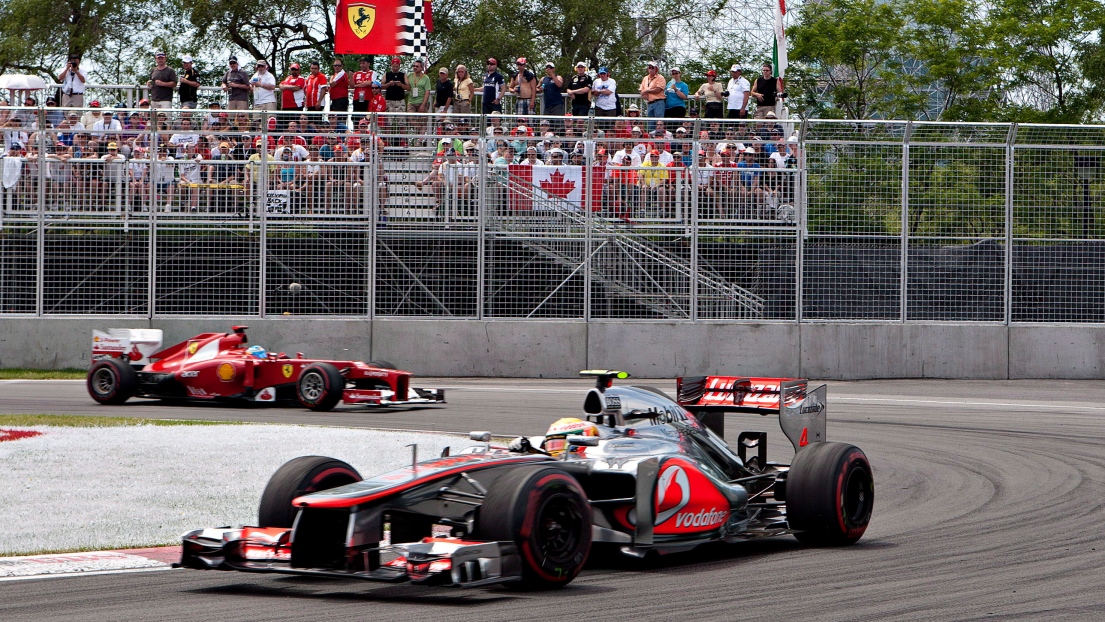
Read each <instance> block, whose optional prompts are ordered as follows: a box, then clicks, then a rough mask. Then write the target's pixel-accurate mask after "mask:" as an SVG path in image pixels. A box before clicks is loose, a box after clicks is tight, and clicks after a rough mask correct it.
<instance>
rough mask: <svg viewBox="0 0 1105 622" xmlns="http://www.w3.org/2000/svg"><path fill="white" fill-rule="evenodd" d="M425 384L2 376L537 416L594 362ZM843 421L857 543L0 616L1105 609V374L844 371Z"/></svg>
mask: <svg viewBox="0 0 1105 622" xmlns="http://www.w3.org/2000/svg"><path fill="white" fill-rule="evenodd" d="M424 384H425V386H440V387H446V388H448V389H449V390H448V391H447V398H448V400H449V404H448V406H447V407H445V408H441V409H420V410H414V409H410V410H398V409H397V410H391V411H382V412H381V411H372V412H366V411H363V410H341V411H336V412H334V413H329V414H322V415H319V414H315V413H310V412H307V411H302V410H298V409H239V408H220V407H214V408H212V407H197V406H173V407H166V406H161V405H155V404H149V403H147V404H138V403H136V404H133V405H127V406H124V407H121V408H111V409H108V408H105V407H99V406H96V405H94V404H93V403H92V402H91V401H90V400H89V398H88V397H87V394H86V393H85V392H84V386H83V384H82V383H79V382H60V381H59V382H0V413H5V414H7V413H20V412H23V413H26V412H36V413H37V412H52V413H69V414H95V415H101V414H112V415H127V416H141V417H169V418H192V419H194V418H203V419H230V420H239V421H269V422H279V423H316V424H324V425H341V426H358V427H362V426H363V427H380V428H395V429H424V430H444V431H454V432H467V431H469V430H474V429H490V430H492V431H494V432H496V433H502V434H504V435H509V434H514V433H524V434H540V433H542V432H543V431H544V430H545V428H546V427H547V426H548V424H549V423H550V422H551V421H553V420H555V419H557V418H559V417H561V416H566V415H572V414H575V413H577V412H578V411H579V406H580V404H581V403H582V397H583V391H584V390H585V388H586V386H587V381H585V380H516V379H510V380H504V379H476V380H461V379H432V380H426V381H425V382H424ZM649 384H656V385H657V386H660V387H661V388H671V386H672V385H671V382H670V381H668V382H655V383H652V382H650V383H649ZM741 429H755V430H764V431H767V432H768V433H769V438H771V443H770V448H771V450H770V451H771V452H772V453H770V454H769V457H770V458H771V459H776V460H780V461H786V460H789V457H790V456H789V455H788V454H789V453H790V452H789V451H788V447H789V446H788V445H786V444H785V440H784V439H783V437H782V434H781V432H779V429H778V424H777V422H776V421H774V420H773V419H772V418H758V417H756V416H749V415H739V416H737V415H730V416H729V417H728V419H727V434H726V436H727V438H729V439H730V441H732V440H734V439H735V438H736V435H737V433H738V432H739V431H740V430H741ZM828 435H829V438H830V440H837V441H847V442H851V443H854V444H856V445H858V446H859V447H861V448H862V449H864V451H865V452H866V453H867V455H868V457H869V458H870V461H871V464H872V465H873V467H874V470H875V480H876V500H875V514H874V518H873V520H872V523H871V526H870V528H869V529H868V531H867V534H866V535H865V536H864V538H863V539H862V540H861V541H860V542H859V543H858V544H857V545H855V546H852V547H847V548H842V549H811V548H805V547H803V546H800V545H799V544H798V543H797V542H796V541H795V540H793V539H791V538H789V537H784V538H776V539H771V540H762V541H758V542H749V543H741V544H737V545H731V546H717V547H710V548H707V549H700V550H698V551H695V552H692V553H687V554H682V555H677V556H670V557H665V558H662V559H661V560H659V561H658V562H656V563H653V564H643V563H641V562H635V561H615V562H610V561H596V562H594V563H591V564H590V566H589V567H588V568H587V569H586V570H585V571H584V572H583V574H582V575H580V577H579V578H577V579H576V580H575V581H574V582H573V583H572V584H571V585H570V586H568V588H566V589H565V590H561V591H558V592H554V593H537V594H533V593H516V592H512V591H509V590H506V589H503V588H494V589H476V590H470V591H456V590H448V589H444V588H419V587H413V586H402V585H400V586H386V585H384V586H381V585H380V584H368V583H360V582H356V581H349V580H329V579H302V578H288V577H272V576H259V575H248V574H241V573H220V572H199V571H188V570H167V571H159V572H142V573H132V574H116V575H100V576H83V577H72V578H54V579H42V580H32V581H17V582H9V583H0V620H4V621H9V622H14V621H22V620H34V621H36V622H38V621H43V620H65V621H67V622H68V621H73V620H94V621H116V620H219V621H224V620H225V621H234V620H243V621H244V620H250V621H253V620H296V621H301V620H342V619H356V620H397V619H403V620H420V621H421V620H489V621H490V620H511V621H514V620H519V619H542V620H544V619H558V620H559V619H582V620H634V621H640V620H680V621H684V620H686V621H690V620H753V619H755V620H975V619H1001V620H1010V619H1020V620H1034V621H1035V620H1105V572H1103V571H1102V568H1103V566H1105V529H1103V526H1105V507H1103V506H1105V383H1101V382H1091V381H1021V382H974V381H935V380H934V381H914V380H904V381H902V380H898V381H868V382H831V383H829V426H828ZM257 486H258V490H260V489H261V488H262V487H263V486H264V482H258V483H257ZM0 528H2V527H0ZM76 528H79V526H76Z"/></svg>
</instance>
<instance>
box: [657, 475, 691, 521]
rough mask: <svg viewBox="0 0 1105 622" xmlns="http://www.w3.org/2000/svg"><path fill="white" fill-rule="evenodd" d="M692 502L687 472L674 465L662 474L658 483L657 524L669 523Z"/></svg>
mask: <svg viewBox="0 0 1105 622" xmlns="http://www.w3.org/2000/svg"><path fill="white" fill-rule="evenodd" d="M690 500H691V483H690V482H689V481H688V480H687V472H686V471H684V470H683V467H681V466H679V465H677V464H676V465H672V466H669V467H668V468H666V469H664V471H663V473H660V478H659V480H657V482H656V524H657V525H659V524H660V523H664V522H667V520H668V519H669V518H671V517H672V516H674V515H675V514H676V513H677V512H678V511H679V510H682V509H683V508H684V507H686V505H687V503H689V502H690Z"/></svg>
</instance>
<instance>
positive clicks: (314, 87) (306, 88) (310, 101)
mask: <svg viewBox="0 0 1105 622" xmlns="http://www.w3.org/2000/svg"><path fill="white" fill-rule="evenodd" d="M329 89H330V81H329V80H328V79H327V78H326V74H324V73H322V65H320V64H319V62H318V61H314V62H312V63H311V72H310V75H308V76H307V78H306V84H304V85H303V96H304V97H303V103H304V105H305V106H306V109H307V110H310V111H311V112H322V108H323V106H322V104H323V102H324V101H325V100H326V91H328V90H329ZM315 116H316V115H312V117H315Z"/></svg>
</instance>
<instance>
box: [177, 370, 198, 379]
mask: <svg viewBox="0 0 1105 622" xmlns="http://www.w3.org/2000/svg"><path fill="white" fill-rule="evenodd" d="M199 375H200V373H199V372H198V371H182V372H180V377H181V378H198V377H199Z"/></svg>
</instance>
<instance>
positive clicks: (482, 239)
mask: <svg viewBox="0 0 1105 622" xmlns="http://www.w3.org/2000/svg"><path fill="white" fill-rule="evenodd" d="M479 118H480V121H479V126H478V127H477V129H478V131H479V134H480V142H479V144H478V145H477V148H478V149H479V154H480V168H479V172H478V173H477V175H478V177H479V184H478V187H477V201H476V244H477V247H476V319H477V320H482V319H483V316H484V287H485V283H484V281H485V280H486V278H487V266H486V265H485V262H486V261H487V257H486V255H485V249H484V245H485V243H486V239H487V136H486V134H485V133H484V129H483V128H485V127H487V115H485V114H481V115H480V117H479ZM507 183H508V186H507V188H508V189H509V181H508V182H507ZM508 191H509V190H508ZM508 198H509V197H508Z"/></svg>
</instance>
